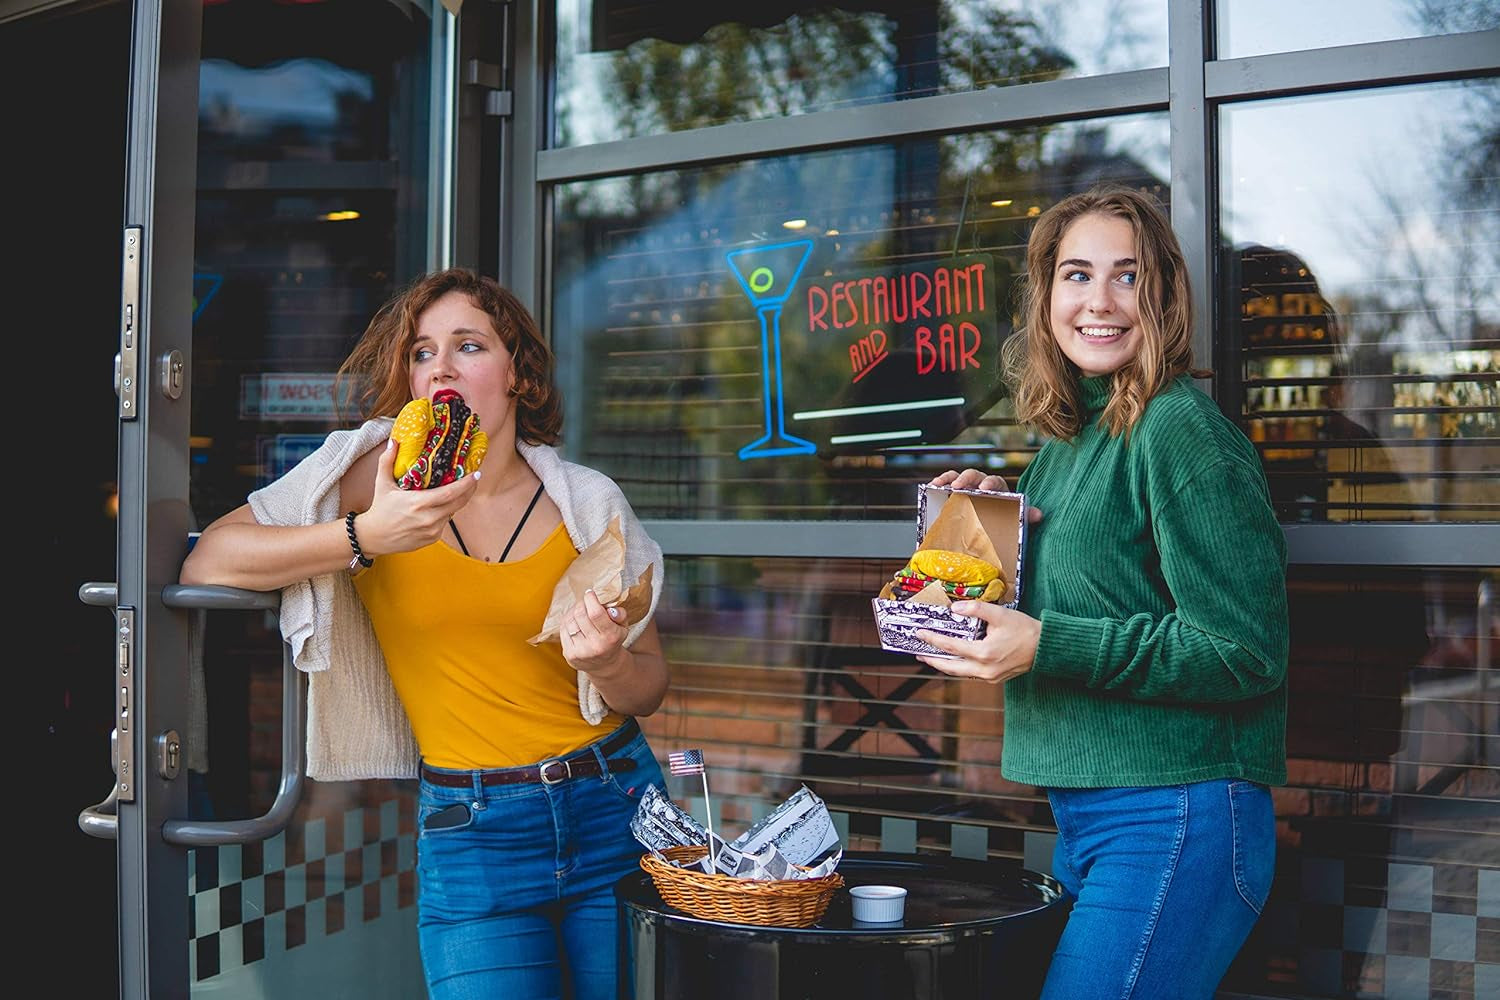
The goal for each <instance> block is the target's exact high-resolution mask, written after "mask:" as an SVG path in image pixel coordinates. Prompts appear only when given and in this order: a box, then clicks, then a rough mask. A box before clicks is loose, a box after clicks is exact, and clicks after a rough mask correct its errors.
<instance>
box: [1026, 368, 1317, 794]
mask: <svg viewBox="0 0 1500 1000" xmlns="http://www.w3.org/2000/svg"><path fill="white" fill-rule="evenodd" d="M1109 381H1110V380H1109V378H1108V376H1101V377H1099V378H1085V379H1081V380H1080V382H1079V386H1080V391H1081V395H1082V401H1083V405H1084V408H1085V409H1086V410H1087V412H1088V419H1087V423H1086V426H1085V427H1084V429H1083V431H1082V432H1080V433H1079V435H1078V436H1077V437H1076V438H1072V439H1070V440H1066V441H1061V440H1054V441H1049V442H1048V443H1047V444H1046V445H1045V446H1044V447H1043V448H1042V450H1041V451H1040V453H1038V455H1037V457H1036V459H1035V461H1033V462H1032V463H1031V466H1030V467H1029V468H1027V470H1026V471H1025V473H1024V474H1022V476H1021V478H1020V481H1019V482H1018V483H1017V486H1016V488H1017V489H1019V490H1020V491H1021V492H1023V493H1025V494H1026V498H1027V502H1028V503H1031V504H1033V505H1035V506H1036V507H1039V508H1040V509H1041V510H1042V512H1043V515H1044V516H1043V519H1042V521H1041V523H1039V524H1035V525H1032V526H1031V528H1030V529H1029V534H1028V537H1027V542H1026V555H1025V560H1026V562H1025V566H1024V574H1025V575H1024V577H1023V580H1022V591H1021V605H1020V608H1021V610H1022V611H1024V612H1026V613H1027V614H1029V615H1031V616H1032V617H1034V618H1038V619H1040V620H1041V623H1042V633H1041V638H1040V640H1039V642H1038V645H1037V651H1036V659H1035V661H1034V663H1033V665H1032V669H1031V671H1030V672H1029V673H1027V674H1023V675H1022V676H1020V677H1018V678H1016V679H1015V680H1012V681H1009V682H1008V683H1007V684H1006V685H1005V743H1004V751H1003V756H1002V766H1001V770H1002V772H1003V773H1004V774H1005V776H1006V777H1007V778H1010V779H1011V780H1013V781H1021V782H1026V783H1028V784H1033V785H1049V786H1056V787H1075V788H1078V787H1085V788H1100V787H1118V786H1126V785H1164V784H1179V783H1184V782H1190V781H1204V780H1208V779H1210V778H1224V777H1232V778H1247V779H1250V780H1252V781H1258V782H1262V783H1264V784H1271V785H1275V784H1284V783H1285V782H1286V662H1287V607H1286V545H1285V538H1284V536H1283V534H1282V530H1281V527H1280V525H1278V524H1277V522H1276V516H1275V514H1274V513H1273V512H1272V509H1271V502H1270V497H1269V494H1268V491H1267V489H1266V480H1265V474H1264V472H1263V471H1262V470H1261V465H1260V460H1259V458H1258V457H1257V456H1256V453H1255V449H1254V448H1253V447H1252V446H1251V444H1250V442H1249V441H1248V440H1247V439H1246V438H1245V436H1244V434H1242V433H1241V432H1240V430H1239V428H1237V427H1235V426H1234V424H1232V423H1231V422H1230V421H1229V420H1228V419H1226V418H1225V417H1224V415H1223V414H1222V413H1220V412H1219V409H1218V407H1217V406H1215V405H1214V402H1213V400H1211V399H1209V397H1208V396H1206V395H1204V394H1203V393H1202V392H1200V391H1199V390H1198V389H1197V388H1196V387H1195V386H1194V385H1193V384H1192V380H1191V379H1190V378H1189V377H1188V376H1186V375H1184V376H1181V377H1179V378H1178V379H1177V380H1176V381H1174V382H1173V383H1172V384H1171V385H1169V386H1167V387H1166V388H1165V389H1163V390H1162V391H1161V392H1160V393H1158V394H1157V395H1156V397H1155V398H1153V399H1152V400H1151V402H1150V403H1149V404H1147V406H1146V410H1145V412H1144V413H1143V414H1142V415H1141V417H1140V419H1139V420H1138V421H1137V422H1136V424H1135V426H1134V428H1133V429H1132V430H1131V432H1130V435H1129V440H1128V443H1127V440H1126V437H1125V436H1124V435H1121V436H1118V437H1117V436H1113V435H1111V434H1110V433H1109V432H1108V430H1106V429H1105V428H1103V427H1101V426H1100V424H1099V420H1098V417H1099V414H1100V413H1101V411H1102V410H1103V408H1104V404H1105V403H1106V402H1108V398H1109V391H1110V385H1109Z"/></svg>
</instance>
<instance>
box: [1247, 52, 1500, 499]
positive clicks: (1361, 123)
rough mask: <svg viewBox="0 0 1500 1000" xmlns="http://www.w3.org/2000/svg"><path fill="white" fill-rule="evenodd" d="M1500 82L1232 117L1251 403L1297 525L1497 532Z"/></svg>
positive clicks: (1269, 108) (1303, 103) (1255, 108)
mask: <svg viewBox="0 0 1500 1000" xmlns="http://www.w3.org/2000/svg"><path fill="white" fill-rule="evenodd" d="M1497 114H1500V83H1497V82H1496V81H1494V80H1475V81H1468V82H1464V83H1457V84H1443V85H1432V86H1425V87H1410V88H1399V89H1389V90H1380V91H1363V92H1359V93H1354V94H1343V95H1336V96H1328V97H1315V98H1289V99H1285V100H1274V101H1264V102H1256V103H1253V104H1236V105H1231V106H1227V107H1225V108H1223V109H1222V110H1221V113H1220V135H1221V141H1222V144H1223V157H1222V165H1221V171H1220V183H1221V192H1222V198H1223V217H1222V229H1223V233H1224V240H1225V243H1226V244H1227V246H1226V249H1225V251H1224V253H1225V259H1224V261H1223V266H1222V268H1221V273H1222V274H1224V275H1226V277H1227V280H1228V282H1230V284H1229V285H1228V286H1227V288H1226V295H1225V298H1226V311H1227V312H1228V313H1229V314H1230V317H1231V320H1237V322H1234V321H1232V322H1231V323H1230V326H1231V327H1233V328H1234V329H1236V330H1237V336H1236V338H1235V343H1233V344H1232V345H1231V347H1230V352H1229V353H1227V354H1226V356H1231V357H1232V356H1234V355H1235V353H1237V355H1238V364H1239V369H1240V370H1239V371H1238V373H1237V375H1238V377H1239V378H1240V380H1241V388H1242V390H1243V395H1242V399H1240V400H1239V401H1237V402H1236V401H1233V400H1231V401H1229V402H1230V405H1238V407H1239V409H1240V412H1241V414H1242V421H1243V424H1244V426H1245V428H1246V431H1247V433H1248V434H1249V435H1250V437H1251V439H1252V440H1254V441H1255V442H1256V443H1257V444H1258V445H1259V446H1260V447H1261V449H1262V456H1263V458H1264V461H1265V465H1266V472H1267V477H1268V479H1269V480H1270V482H1271V488H1272V493H1273V495H1274V498H1275V500H1276V502H1277V506H1278V510H1279V512H1280V515H1281V517H1282V519H1283V520H1286V521H1312V520H1330V521H1352V520H1360V521H1364V520H1380V519H1393V520H1405V521H1495V520H1500V385H1497V383H1500V287H1497V285H1496V283H1495V281H1494V280H1493V275H1494V274H1495V273H1497V271H1500V197H1497V189H1496V178H1495V171H1494V164H1493V160H1494V142H1495V122H1496V121H1497V120H1500V119H1497Z"/></svg>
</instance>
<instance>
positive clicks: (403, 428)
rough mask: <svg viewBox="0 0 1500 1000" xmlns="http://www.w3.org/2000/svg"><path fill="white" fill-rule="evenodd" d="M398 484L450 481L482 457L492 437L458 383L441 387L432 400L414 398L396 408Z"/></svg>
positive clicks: (421, 486)
mask: <svg viewBox="0 0 1500 1000" xmlns="http://www.w3.org/2000/svg"><path fill="white" fill-rule="evenodd" d="M391 440H392V441H395V442H396V466H395V475H396V485H398V486H400V487H401V488H402V489H403V490H423V489H427V488H428V487H430V486H442V485H444V484H446V483H451V482H453V481H454V480H456V479H461V478H462V477H463V476H465V475H467V474H468V473H470V472H473V471H474V470H475V469H477V468H479V465H480V463H481V462H483V461H484V453H485V452H486V451H487V450H488V449H489V438H488V437H487V436H486V435H485V433H484V431H482V430H480V429H479V417H478V416H477V415H476V414H475V413H474V411H473V410H470V409H469V406H468V404H467V403H465V402H464V398H463V396H461V395H460V394H459V393H458V391H457V390H455V389H439V390H438V391H437V392H436V393H434V394H433V396H432V399H431V400H427V399H414V400H412V401H411V402H409V403H407V404H406V405H405V406H403V407H402V408H401V412H400V413H398V414H396V422H395V423H394V424H393V425H392V426H391Z"/></svg>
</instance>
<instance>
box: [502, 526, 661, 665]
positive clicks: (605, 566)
mask: <svg viewBox="0 0 1500 1000" xmlns="http://www.w3.org/2000/svg"><path fill="white" fill-rule="evenodd" d="M652 570H653V567H652V566H651V564H650V563H647V564H646V569H645V572H643V573H641V577H640V579H639V580H637V581H636V582H635V583H632V584H630V585H628V586H627V585H626V584H625V538H624V536H623V535H621V534H620V519H619V518H618V517H614V518H611V519H610V522H609V527H608V529H606V530H605V532H604V534H603V535H601V536H599V538H598V539H597V540H596V541H595V542H594V543H593V544H592V545H590V546H588V547H587V548H585V549H584V550H583V551H582V552H580V553H578V558H577V559H574V560H573V562H572V564H571V565H570V566H569V567H568V569H567V572H565V573H563V575H562V579H561V580H558V581H557V586H556V587H555V588H553V591H552V603H551V605H550V606H548V608H547V617H546V620H544V621H543V622H542V630H541V631H540V632H538V633H537V634H536V635H534V636H532V637H531V638H530V639H527V640H526V641H527V642H529V643H531V645H533V646H537V645H540V644H541V643H544V642H561V641H562V640H561V639H560V638H559V633H560V632H561V630H562V623H563V620H564V619H566V618H567V617H568V615H569V613H570V612H572V610H573V608H574V607H575V606H577V604H578V603H579V602H580V601H582V600H583V595H584V594H585V593H587V592H588V591H590V590H592V591H593V592H594V596H596V597H598V598H599V603H600V604H602V605H604V606H605V607H606V608H621V609H622V610H624V612H625V617H624V620H623V621H622V620H619V619H617V620H616V621H615V624H616V625H623V626H625V627H626V628H629V627H630V626H631V625H634V624H635V623H636V622H638V621H640V620H641V619H642V618H644V617H645V616H646V612H647V611H648V610H650V608H651V576H652Z"/></svg>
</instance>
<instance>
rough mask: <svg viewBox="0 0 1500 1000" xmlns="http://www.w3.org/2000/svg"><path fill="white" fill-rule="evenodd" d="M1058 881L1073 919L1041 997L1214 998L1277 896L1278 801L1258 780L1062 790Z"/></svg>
mask: <svg viewBox="0 0 1500 1000" xmlns="http://www.w3.org/2000/svg"><path fill="white" fill-rule="evenodd" d="M1047 797H1048V799H1049V800H1050V801H1051V803H1052V815H1053V818H1054V819H1055V820H1056V821H1057V830H1058V837H1057V847H1056V850H1055V851H1054V852H1053V857H1052V867H1053V875H1054V876H1055V877H1056V878H1057V880H1058V881H1059V882H1061V883H1062V885H1063V888H1064V889H1065V890H1066V891H1067V893H1068V895H1069V896H1070V897H1072V900H1073V910H1072V913H1071V914H1070V915H1069V917H1068V923H1067V926H1066V927H1065V928H1064V929H1063V934H1062V939H1061V940H1060V941H1059V942H1058V944H1057V950H1056V952H1055V953H1054V955H1053V958H1052V965H1051V967H1050V968H1049V969H1048V971H1047V983H1046V987H1045V988H1044V990H1043V992H1042V996H1043V998H1044V1000H1096V998H1097V1000H1104V998H1108V1000H1125V998H1139V1000H1189V998H1190V1000H1199V998H1207V997H1212V996H1213V993H1214V990H1215V988H1216V987H1217V986H1218V985H1219V980H1221V979H1223V978H1224V973H1225V972H1226V971H1227V970H1228V968H1229V963H1230V962H1231V961H1233V960H1234V956H1235V955H1236V954H1237V953H1238V952H1239V950H1240V947H1241V946H1242V945H1243V944H1244V943H1245V938H1246V937H1248V936H1249V934H1250V928H1251V927H1252V926H1254V924H1255V921H1256V919H1257V918H1258V917H1259V916H1260V911H1261V907H1262V906H1264V905H1265V901H1266V896H1267V895H1268V894H1269V893H1270V891H1271V876H1272V874H1273V868H1274V866H1275V858H1276V820H1275V815H1274V812H1273V809H1272V805H1271V793H1270V791H1269V789H1267V788H1266V787H1265V786H1264V785H1258V784H1255V783H1254V782H1249V781H1235V780H1219V781H1201V782H1197V783H1195V784H1189V785H1166V786H1163V787H1160V788H1061V789H1050V790H1049V791H1048V793H1047Z"/></svg>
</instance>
